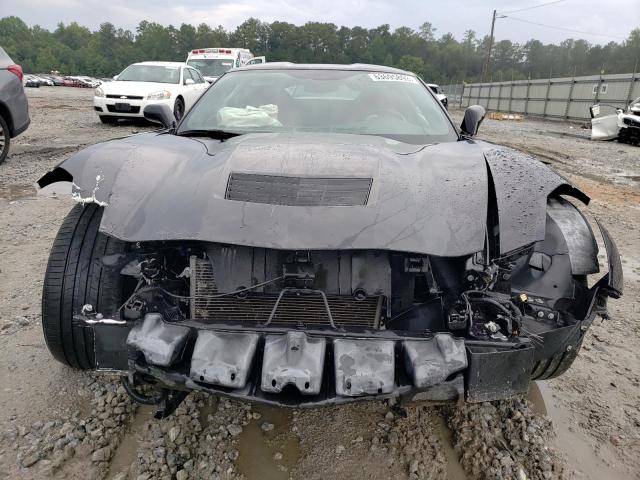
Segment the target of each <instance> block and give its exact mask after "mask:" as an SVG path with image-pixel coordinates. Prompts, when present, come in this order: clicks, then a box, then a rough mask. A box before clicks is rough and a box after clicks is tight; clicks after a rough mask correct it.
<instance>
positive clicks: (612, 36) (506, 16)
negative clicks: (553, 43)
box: [504, 15, 626, 40]
mask: <svg viewBox="0 0 640 480" xmlns="http://www.w3.org/2000/svg"><path fill="white" fill-rule="evenodd" d="M504 18H510V19H511V20H517V21H518V22H523V23H529V24H531V25H538V26H539V27H546V28H553V29H556V30H564V31H565V32H573V33H580V34H583V35H594V36H598V37H608V38H615V39H617V40H626V38H625V37H620V36H617V35H606V34H604V33H594V32H585V31H584V30H574V29H573V28H564V27H558V26H555V25H547V24H546V23H538V22H532V21H531V20H525V19H524V18H518V17H512V16H510V15H505V17H504Z"/></svg>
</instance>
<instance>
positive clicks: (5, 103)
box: [0, 47, 30, 163]
mask: <svg viewBox="0 0 640 480" xmlns="http://www.w3.org/2000/svg"><path fill="white" fill-rule="evenodd" d="M22 77H23V74H22V67H21V66H20V65H16V64H15V63H14V62H13V60H11V57H10V56H9V55H7V52H5V51H4V50H3V49H2V47H0V163H2V162H4V159H5V158H7V155H8V153H9V145H10V143H11V139H12V138H13V137H16V136H18V135H20V134H21V133H22V132H24V131H25V130H26V129H27V127H28V126H29V122H30V120H29V107H28V105H27V97H26V96H25V94H24V88H23V87H22Z"/></svg>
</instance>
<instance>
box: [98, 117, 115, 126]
mask: <svg viewBox="0 0 640 480" xmlns="http://www.w3.org/2000/svg"><path fill="white" fill-rule="evenodd" d="M98 118H99V119H100V121H101V122H102V123H106V124H110V123H116V122H117V121H118V117H111V116H109V115H98Z"/></svg>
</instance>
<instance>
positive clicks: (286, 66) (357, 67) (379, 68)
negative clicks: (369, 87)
mask: <svg viewBox="0 0 640 480" xmlns="http://www.w3.org/2000/svg"><path fill="white" fill-rule="evenodd" d="M242 70H347V71H354V72H380V73H399V74H403V75H411V76H413V77H415V76H416V75H415V74H414V73H412V72H407V71H405V70H400V69H399V68H393V67H385V66H383V65H369V64H366V63H352V64H350V65H343V64H335V63H291V62H267V63H259V64H255V65H246V66H244V67H240V68H236V69H234V71H236V72H237V71H242Z"/></svg>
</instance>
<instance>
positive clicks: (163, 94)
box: [147, 90, 171, 100]
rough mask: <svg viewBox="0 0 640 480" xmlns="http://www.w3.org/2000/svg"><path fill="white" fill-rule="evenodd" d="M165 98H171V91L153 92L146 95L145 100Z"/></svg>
mask: <svg viewBox="0 0 640 480" xmlns="http://www.w3.org/2000/svg"><path fill="white" fill-rule="evenodd" d="M167 98H171V92H170V91H168V90H162V91H160V92H153V93H150V94H149V95H147V100H166V99H167Z"/></svg>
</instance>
